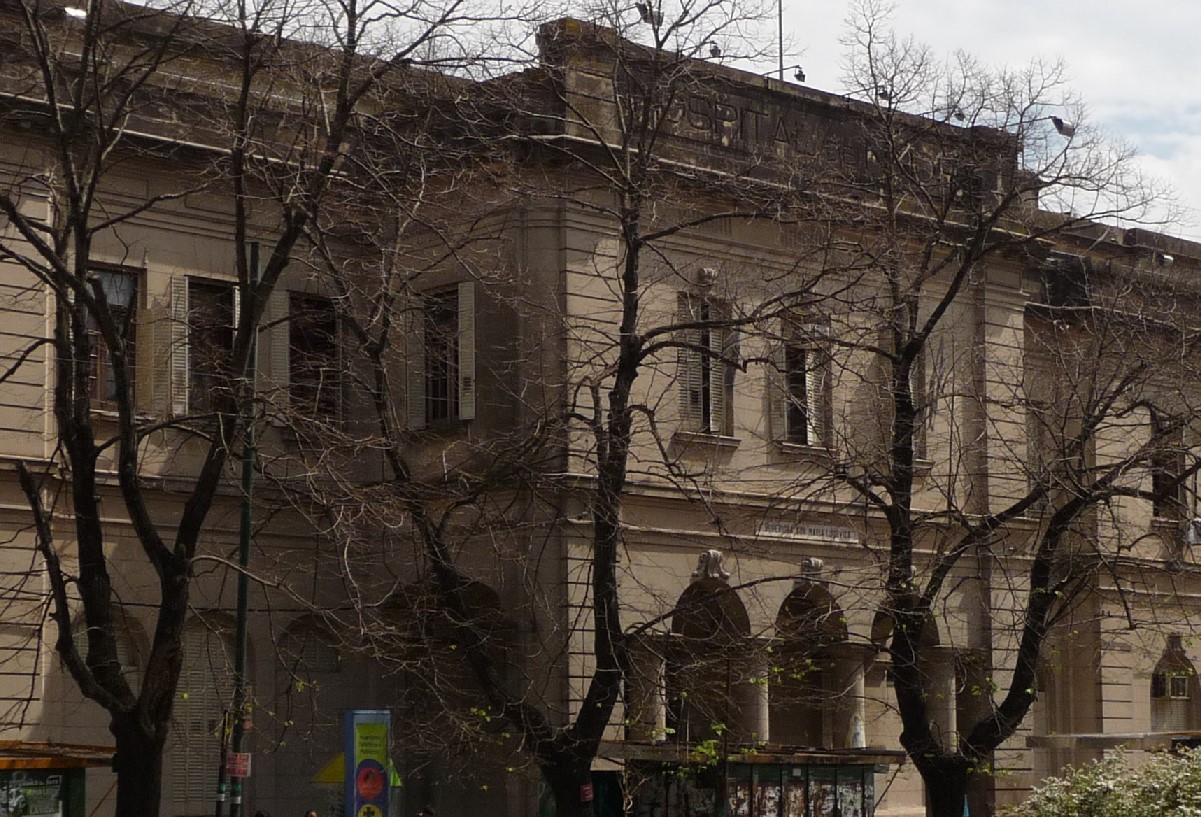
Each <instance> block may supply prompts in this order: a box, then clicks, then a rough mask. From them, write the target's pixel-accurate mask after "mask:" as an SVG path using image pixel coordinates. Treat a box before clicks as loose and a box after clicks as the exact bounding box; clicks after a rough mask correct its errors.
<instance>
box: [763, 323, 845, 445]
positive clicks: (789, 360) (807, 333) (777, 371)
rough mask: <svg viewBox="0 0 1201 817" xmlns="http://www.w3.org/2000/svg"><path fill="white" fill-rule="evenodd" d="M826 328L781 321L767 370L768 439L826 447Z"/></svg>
mask: <svg viewBox="0 0 1201 817" xmlns="http://www.w3.org/2000/svg"><path fill="white" fill-rule="evenodd" d="M827 335H828V332H827V330H826V327H824V326H820V325H813V324H799V323H795V322H793V321H785V322H784V325H783V331H782V332H781V336H780V339H779V341H777V343H778V346H777V348H776V350H775V352H774V353H773V355H772V364H771V370H770V371H769V380H770V383H769V389H770V401H771V417H770V421H771V432H772V438H773V439H775V440H776V441H778V442H786V443H793V444H795V445H804V446H822V447H824V446H829V445H830V438H829V437H830V434H829V432H830V413H831V398H830V352H829V348H828V342H827Z"/></svg>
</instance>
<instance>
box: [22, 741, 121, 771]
mask: <svg viewBox="0 0 1201 817" xmlns="http://www.w3.org/2000/svg"><path fill="white" fill-rule="evenodd" d="M115 751H116V750H115V749H114V748H113V747H111V746H93V745H90V744H80V743H39V742H31V741H27V740H0V770H5V771H7V770H13V769H86V768H91V767H100V766H110V765H112V762H113V753H114V752H115Z"/></svg>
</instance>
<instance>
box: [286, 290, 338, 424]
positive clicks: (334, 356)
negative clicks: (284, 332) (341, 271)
mask: <svg viewBox="0 0 1201 817" xmlns="http://www.w3.org/2000/svg"><path fill="white" fill-rule="evenodd" d="M288 312H289V317H288V398H289V402H290V404H291V406H292V407H293V408H294V409H296V410H297V411H299V412H300V413H301V414H302V415H303V416H306V417H316V416H321V417H323V418H330V417H336V416H337V414H338V410H339V407H340V404H341V393H342V380H341V369H340V367H339V366H338V323H337V317H336V315H335V313H334V305H333V302H332V301H330V299H329V298H323V297H321V296H318V295H302V294H299V293H292V294H291V295H290V297H289V303H288Z"/></svg>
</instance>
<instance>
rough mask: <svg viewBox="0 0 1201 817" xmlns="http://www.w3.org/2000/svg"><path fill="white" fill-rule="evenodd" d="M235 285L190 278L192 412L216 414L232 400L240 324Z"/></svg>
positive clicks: (190, 407)
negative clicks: (233, 359)
mask: <svg viewBox="0 0 1201 817" xmlns="http://www.w3.org/2000/svg"><path fill="white" fill-rule="evenodd" d="M236 289H237V288H236V287H235V286H234V284H232V283H227V282H222V281H210V280H205V279H200V278H189V279H188V401H187V403H188V411H189V412H190V413H204V412H209V411H213V410H214V409H216V408H218V407H219V406H220V405H222V404H223V403H225V402H227V401H228V400H229V398H230V396H231V395H230V390H231V387H232V372H231V371H230V355H231V353H232V352H233V346H234V330H235V327H236V325H237V300H238V299H237V292H236Z"/></svg>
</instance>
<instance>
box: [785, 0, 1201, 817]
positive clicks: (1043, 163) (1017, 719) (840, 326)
mask: <svg viewBox="0 0 1201 817" xmlns="http://www.w3.org/2000/svg"><path fill="white" fill-rule="evenodd" d="M848 45H849V47H850V49H851V51H850V57H849V61H848V69H847V81H848V84H849V86H850V88H849V90H850V92H851V94H852V96H854V97H858V98H860V99H862V100H864V102H865V106H864V108H863V110H865V111H866V113H865V114H864V115H863V118H862V120H861V130H860V132H859V133H858V134H857V135H856V136H855V137H853V140H854V143H855V144H854V146H853V150H852V153H853V154H854V155H857V156H859V157H862V158H861V160H860V161H856V162H851V163H850V164H849V166H844V167H843V168H841V170H835V171H834V172H833V173H832V175H831V176H830V177H828V178H829V181H830V186H829V187H827V188H826V191H827V192H828V193H829V194H830V201H831V202H838V203H837V204H835V205H834V206H833V208H832V211H831V215H830V218H831V230H830V234H832V235H836V236H837V241H836V242H834V243H831V244H830V245H829V248H830V250H831V254H830V257H831V258H833V259H836V260H835V263H834V264H833V265H831V268H830V269H831V271H838V272H839V273H840V274H843V275H846V274H853V277H854V281H855V285H854V287H853V288H852V289H851V290H849V292H850V293H852V294H853V297H852V298H840V297H835V298H831V299H827V300H826V302H825V303H823V304H821V305H820V310H821V312H822V313H823V314H824V315H825V316H827V318H826V319H827V320H828V321H829V322H830V324H831V326H830V327H829V329H828V330H827V331H828V340H827V341H825V342H826V343H828V346H829V348H830V349H831V352H830V359H829V364H828V365H829V366H830V371H831V376H832V377H833V383H834V386H833V389H834V392H835V393H836V394H839V393H841V394H843V395H848V396H849V395H854V396H855V397H866V398H867V400H866V406H867V408H865V407H864V405H863V404H860V405H859V406H856V405H854V402H853V401H852V402H838V403H837V404H836V406H837V408H836V409H835V412H836V416H835V420H834V424H833V428H834V429H836V433H835V437H834V439H832V441H831V442H832V454H833V456H832V459H831V467H830V468H829V469H827V470H826V472H825V473H823V474H822V475H821V477H820V478H818V479H816V480H814V481H811V482H806V483H805V484H804V485H803V486H802V485H801V484H798V485H797V486H796V489H795V490H796V491H798V492H808V491H812V492H819V491H820V492H829V493H828V494H827V495H830V496H838V497H842V498H843V500H845V501H846V502H848V503H849V505H848V507H854V508H862V509H863V513H865V514H866V516H867V518H868V519H870V520H871V522H870V525H871V527H872V528H873V529H874V530H875V536H876V540H877V542H878V544H879V548H880V551H879V553H880V558H881V561H882V570H883V575H884V578H883V583H882V586H881V587H880V588H879V590H880V598H881V603H880V605H879V610H878V614H877V620H878V621H879V622H880V624H881V627H880V629H879V630H878V634H879V636H880V637H881V638H882V639H885V638H886V643H887V649H888V655H889V659H890V672H891V675H892V678H893V679H894V681H895V695H896V706H897V709H898V712H899V715H900V719H901V725H902V732H901V735H900V740H901V744H902V746H903V747H904V748H905V751H906V752H907V753H908V756H909V758H910V759H911V760H912V762H913V763H914V765H915V767H916V768H917V770H918V772H920V774H921V776H922V779H923V780H924V781H925V784H926V792H927V794H928V798H929V799H928V813H930V814H932V815H936V816H937V817H951V815H959V814H962V813H963V809H964V798H965V794H966V793H967V791H968V788H969V784H973V785H977V786H978V787H979V788H978V789H977V791H978V792H979V796H978V798H977V799H975V801H974V802H973V807H972V811H973V813H984V811H985V810H987V809H988V808H990V805H989V796H988V794H987V791H988V790H989V788H990V773H991V770H992V767H993V763H994V755H995V752H996V751H997V750H998V749H999V748H1000V747H1001V746H1002V744H1004V743H1005V741H1006V740H1008V739H1009V738H1011V737H1012V736H1013V735H1014V734H1015V732H1016V731H1017V729H1018V727H1019V725H1020V724H1021V723H1022V720H1023V718H1025V717H1026V715H1027V713H1028V712H1029V711H1030V708H1031V707H1032V705H1033V704H1034V702H1035V699H1036V697H1037V694H1038V693H1037V689H1038V687H1039V681H1038V678H1037V677H1036V675H1037V673H1038V670H1039V667H1040V665H1041V664H1042V663H1043V662H1046V661H1047V660H1048V657H1047V656H1048V652H1049V646H1048V644H1049V641H1050V639H1051V638H1052V634H1053V633H1054V632H1055V631H1056V627H1057V625H1061V624H1062V623H1063V622H1065V621H1068V620H1072V618H1073V617H1075V620H1076V622H1077V623H1079V621H1080V620H1082V617H1083V618H1088V616H1089V613H1088V612H1087V611H1088V610H1090V609H1094V608H1093V607H1091V606H1090V605H1092V604H1095V601H1093V602H1086V601H1085V599H1089V598H1091V599H1094V600H1095V598H1096V595H1097V594H1105V595H1106V597H1107V598H1109V599H1110V601H1111V602H1112V601H1113V599H1114V598H1120V599H1122V601H1121V602H1113V603H1115V604H1117V605H1118V606H1119V607H1120V606H1122V605H1125V608H1126V611H1127V614H1128V615H1129V625H1130V626H1131V627H1134V626H1136V625H1143V624H1147V623H1149V622H1148V621H1146V620H1145V619H1146V618H1147V616H1145V615H1144V613H1145V605H1147V604H1149V603H1150V602H1149V599H1150V596H1149V595H1140V593H1141V591H1146V590H1147V589H1148V588H1147V586H1146V584H1145V583H1146V582H1147V581H1148V580H1147V579H1146V577H1145V575H1144V574H1143V568H1138V567H1135V565H1136V564H1140V565H1147V564H1148V563H1147V562H1146V561H1145V560H1146V559H1147V558H1148V554H1150V558H1152V559H1162V558H1165V554H1167V555H1169V556H1170V555H1171V554H1173V553H1174V552H1175V551H1174V550H1173V548H1175V547H1176V546H1177V544H1176V543H1177V542H1178V538H1177V537H1178V536H1179V532H1178V530H1177V531H1167V532H1166V533H1165V537H1166V539H1165V540H1164V541H1166V542H1167V544H1166V545H1164V546H1163V547H1164V549H1163V550H1157V549H1156V548H1159V547H1160V542H1161V540H1160V539H1158V538H1153V541H1154V542H1155V543H1156V545H1155V547H1154V548H1151V549H1150V551H1148V550H1147V547H1148V545H1147V543H1148V522H1149V521H1150V517H1151V515H1152V514H1151V511H1152V510H1153V511H1154V515H1155V516H1156V517H1161V516H1163V517H1166V518H1171V519H1176V520H1180V519H1182V518H1183V517H1182V514H1183V507H1184V506H1183V504H1177V503H1179V502H1181V501H1182V498H1183V490H1184V486H1185V485H1187V484H1189V480H1190V479H1191V477H1192V475H1193V474H1195V473H1196V472H1197V470H1198V467H1199V463H1198V461H1197V459H1196V458H1195V456H1194V455H1193V454H1191V453H1189V452H1188V451H1187V446H1186V445H1185V444H1184V443H1183V439H1184V436H1183V435H1184V429H1185V428H1186V427H1191V424H1192V423H1193V420H1192V419H1191V418H1192V417H1193V416H1194V412H1195V402H1196V399H1197V397H1196V395H1195V394H1192V393H1191V392H1190V390H1189V389H1187V388H1186V387H1183V386H1182V385H1181V384H1183V383H1187V382H1189V381H1191V379H1192V372H1193V369H1194V368H1195V366H1196V363H1197V358H1196V350H1195V341H1196V334H1195V333H1196V327H1195V325H1194V323H1193V322H1192V321H1191V320H1190V319H1189V317H1188V313H1189V312H1190V311H1191V309H1187V308H1186V309H1182V308H1181V307H1182V306H1183V305H1184V304H1187V303H1191V299H1192V297H1193V296H1192V294H1191V292H1190V291H1189V290H1188V289H1187V288H1186V287H1182V286H1181V285H1180V282H1179V280H1174V279H1173V278H1172V277H1171V276H1164V275H1160V274H1158V273H1157V272H1156V269H1155V263H1156V260H1155V259H1156V258H1157V256H1156V255H1155V254H1154V252H1153V248H1151V247H1147V246H1140V236H1144V235H1145V234H1144V233H1140V232H1139V231H1137V230H1130V231H1127V232H1122V231H1121V230H1119V229H1118V228H1115V227H1108V226H1105V225H1107V224H1109V223H1111V222H1112V221H1113V220H1114V219H1117V218H1122V219H1129V220H1132V221H1133V222H1138V221H1139V220H1146V219H1150V218H1152V217H1153V216H1152V213H1153V211H1152V210H1151V207H1152V205H1154V204H1157V203H1159V202H1161V201H1162V199H1160V198H1159V195H1158V193H1157V192H1156V191H1155V190H1154V189H1153V186H1152V185H1150V184H1149V183H1148V182H1147V181H1146V180H1144V179H1142V178H1141V177H1140V176H1139V174H1138V172H1137V165H1136V164H1135V162H1134V155H1133V152H1132V151H1131V150H1130V149H1129V148H1126V147H1124V146H1121V145H1115V144H1114V143H1113V142H1112V141H1110V140H1108V139H1106V138H1105V137H1104V135H1103V134H1100V133H1099V132H1097V131H1096V130H1094V129H1092V128H1090V127H1089V126H1088V125H1087V124H1086V123H1085V122H1084V121H1083V120H1082V119H1081V115H1082V113H1083V110H1082V107H1081V106H1080V105H1079V104H1078V102H1077V101H1076V100H1075V99H1074V97H1072V96H1071V94H1070V93H1069V92H1068V90H1067V88H1066V83H1065V79H1064V70H1063V67H1062V66H1060V65H1058V64H1046V63H1041V62H1036V63H1034V64H1032V65H1030V66H1029V67H1027V68H1025V69H1019V70H1007V69H1004V70H1000V71H993V70H990V69H987V68H985V67H984V66H982V65H980V64H979V63H977V62H975V61H973V60H972V59H971V58H969V57H967V56H964V55H956V57H954V58H953V59H952V60H950V61H949V62H947V63H943V62H940V61H938V60H936V58H935V57H934V55H932V54H931V53H930V52H929V51H928V50H926V49H925V48H923V47H922V46H920V45H919V44H917V43H915V42H913V41H904V40H900V39H898V38H896V37H895V36H894V35H893V34H892V33H891V32H890V31H889V30H888V29H887V21H886V15H885V14H883V13H882V11H881V8H880V7H878V6H876V5H875V4H863V5H862V6H861V7H860V8H859V9H858V17H857V19H856V21H855V25H854V28H853V30H852V33H851V35H850V37H849V38H848ZM1127 223H1130V222H1127ZM840 225H853V226H852V228H851V229H840ZM1163 315H1170V316H1171V317H1170V319H1168V320H1160V319H1159V317H1160V316H1163ZM780 342H781V343H782V344H783V345H784V346H786V347H787V345H788V344H790V343H792V344H803V343H804V342H805V339H804V338H801V337H798V336H796V335H795V334H794V335H793V336H792V337H791V338H790V337H789V336H787V335H786V336H784V337H781V338H780ZM785 391H786V392H787V391H789V390H788V389H787V388H785ZM789 399H790V400H791V401H792V403H793V405H794V406H796V407H797V408H796V410H798V411H800V412H804V411H805V410H806V405H805V402H804V400H805V398H804V396H803V394H802V393H801V391H799V390H797V389H792V390H791V392H790V393H789ZM848 399H849V398H848ZM874 412H879V413H880V415H881V416H883V418H884V421H883V422H882V423H879V424H877V423H870V422H866V421H867V419H868V416H869V415H870V414H871V413H874ZM1115 430H1116V431H1115ZM1190 433H1191V432H1190ZM1115 434H1116V437H1115ZM1117 437H1120V438H1121V443H1117V442H1116V438H1117ZM848 491H849V493H847V492H848ZM1123 502H1125V504H1124V505H1123ZM1169 506H1170V507H1169ZM1136 508H1137V509H1138V511H1137V512H1136V511H1135V510H1132V509H1136ZM1140 513H1141V514H1142V516H1140V515H1139V514H1140ZM1140 560H1142V561H1140ZM1160 566H1162V564H1161V565H1160ZM1151 569H1155V568H1151ZM1102 587H1105V588H1107V589H1106V590H1104V591H1102V590H1101V588H1102ZM965 588H967V589H966V590H965ZM965 592H968V593H971V594H975V596H974V597H975V598H977V599H978V601H979V609H978V610H977V614H978V615H979V616H980V621H978V622H975V624H974V625H969V626H975V627H979V628H980V631H979V638H978V639H976V643H975V644H973V645H971V646H970V648H969V647H968V646H966V645H965V646H964V647H963V649H962V651H961V652H960V658H961V663H960V666H959V668H958V670H956V671H955V677H956V678H957V679H958V680H957V681H955V682H953V685H952V686H951V687H950V688H949V691H948V687H947V685H946V683H943V682H942V681H940V680H938V677H939V676H938V674H939V673H940V672H942V671H945V669H946V668H945V667H943V668H941V669H940V668H939V667H938V666H936V662H933V661H932V660H931V658H930V655H929V653H928V651H927V647H928V645H929V644H931V643H937V636H932V631H933V630H934V628H936V627H938V626H939V624H938V622H946V621H947V620H948V615H949V614H948V612H947V611H948V610H950V609H951V607H952V603H951V600H952V599H953V598H959V597H960V596H961V594H963V593H965ZM1140 610H1142V611H1143V612H1138V611H1140ZM1173 617H1175V618H1176V620H1177V626H1184V627H1187V626H1188V624H1187V620H1188V614H1187V611H1185V610H1183V609H1180V610H1178V611H1177V612H1176V613H1175V614H1168V615H1167V618H1168V619H1171V618H1173ZM1066 629H1070V628H1066ZM943 635H944V638H945V631H944V633H943ZM932 639H933V640H932ZM954 683H957V684H958V686H957V687H956V686H954ZM957 689H958V690H961V691H962V690H964V689H972V690H975V692H974V693H972V694H968V695H965V696H964V697H965V698H966V700H967V702H966V703H965V702H964V699H962V698H961V700H960V701H959V703H958V704H957V703H956V696H957V694H958V693H957V692H956V690H957ZM948 707H949V711H950V712H952V713H954V711H955V709H956V708H958V713H957V715H958V727H957V729H956V728H954V727H951V726H950V725H949V724H948V720H949V721H950V722H951V723H953V722H954V720H955V715H954V714H951V715H948V714H947V711H948Z"/></svg>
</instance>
